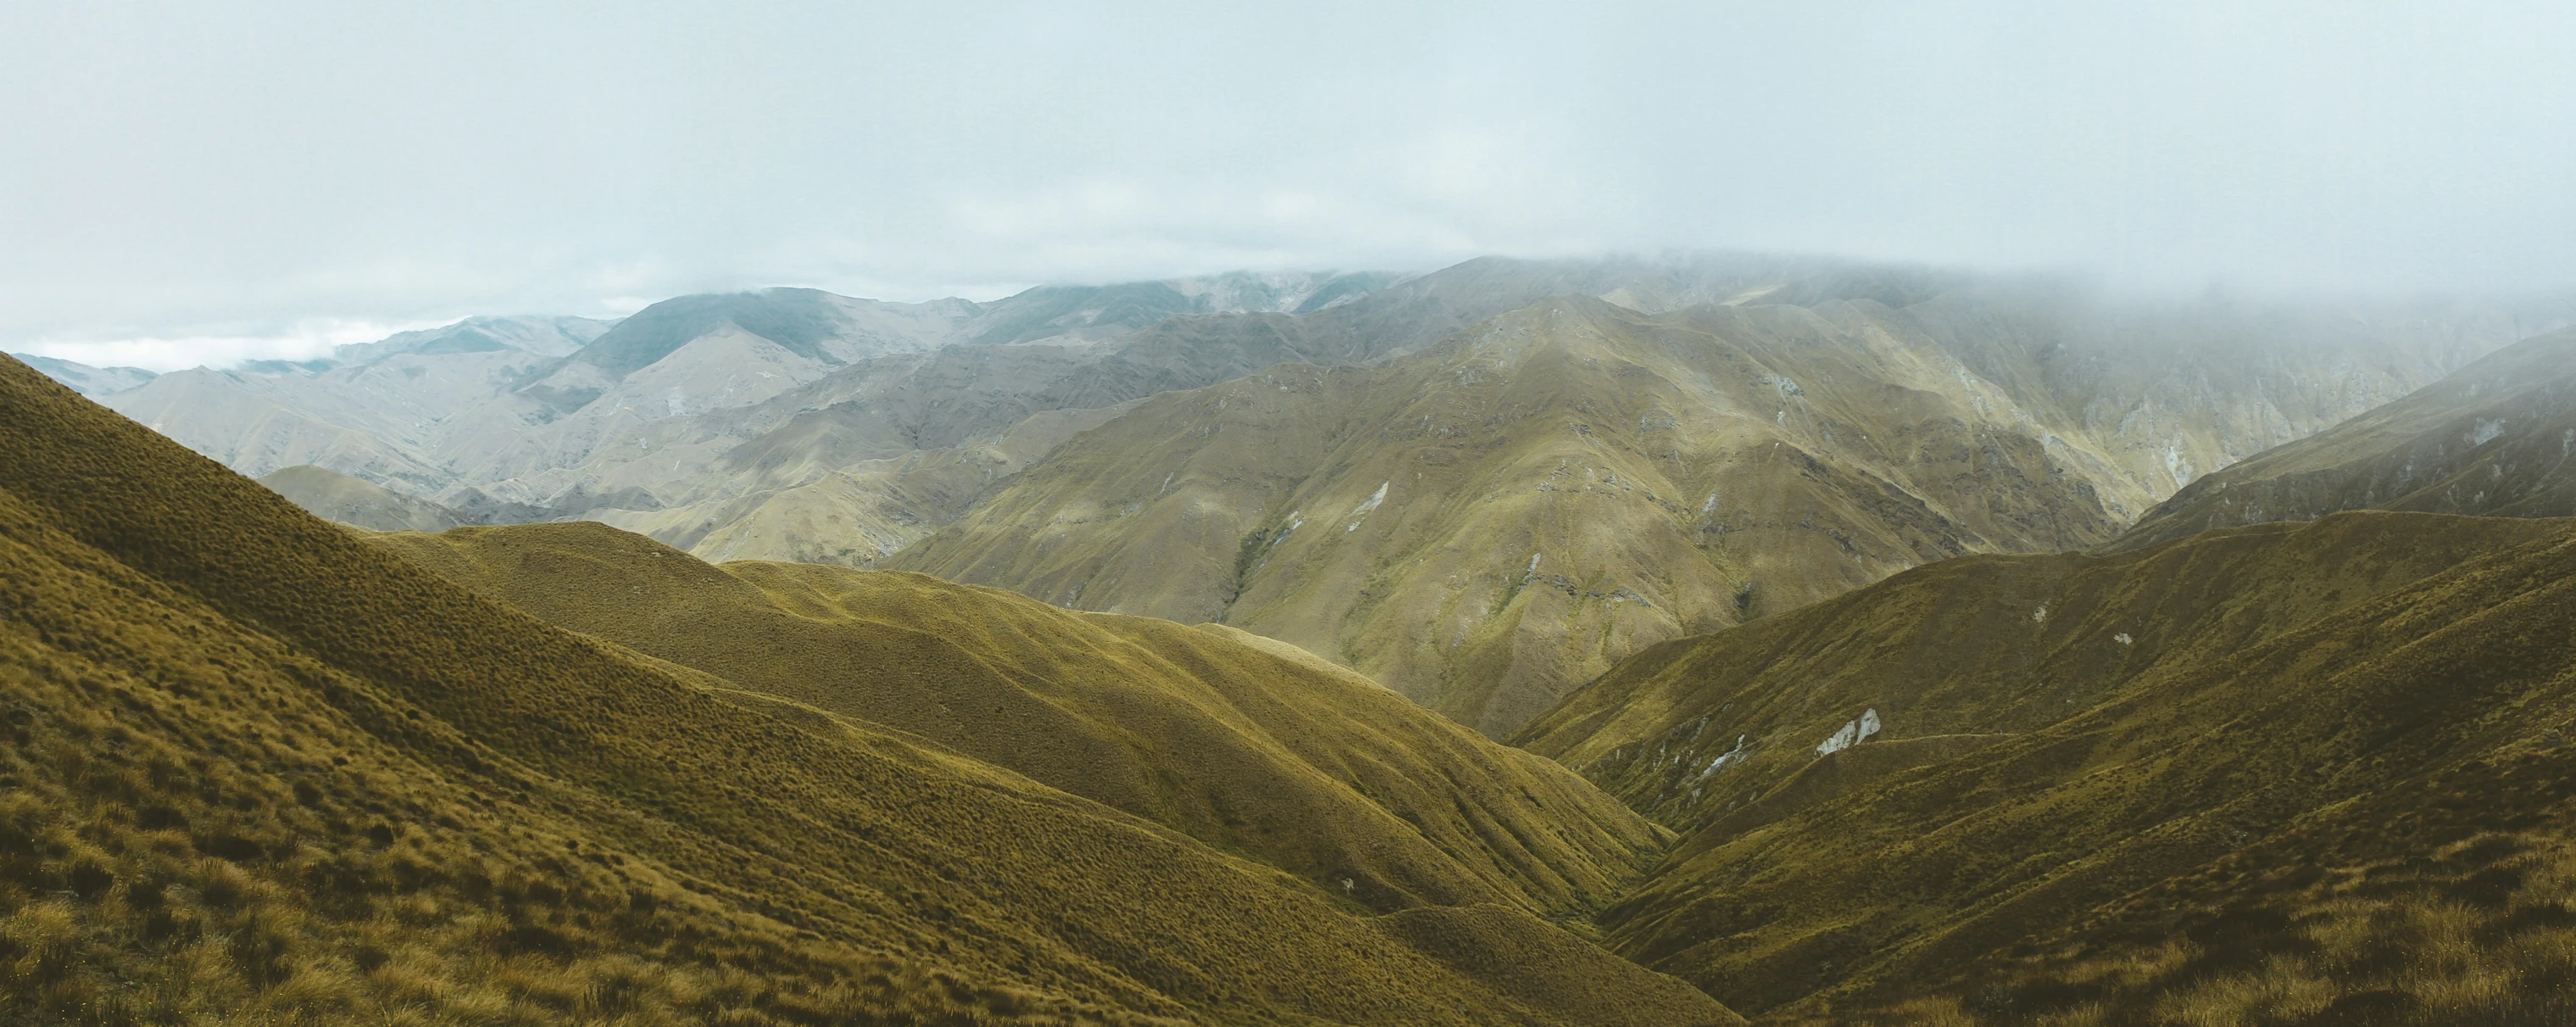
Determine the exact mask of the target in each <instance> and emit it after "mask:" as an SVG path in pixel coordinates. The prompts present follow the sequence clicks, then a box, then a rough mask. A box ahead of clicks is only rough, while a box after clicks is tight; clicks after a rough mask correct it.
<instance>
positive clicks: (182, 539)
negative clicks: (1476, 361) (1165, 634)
mask: <svg viewBox="0 0 2576 1027" xmlns="http://www.w3.org/2000/svg"><path fill="white" fill-rule="evenodd" d="M0 611H5V616H0V721H5V723H4V724H0V731H5V737H6V741H7V744H6V746H5V747H0V754H5V761H4V762H0V825H5V828H0V924H5V928H0V939H5V944H0V974H5V975H6V976H5V979H0V1022H9V1021H15V1022H29V1023H52V1022H89V1023H136V1022H158V1023H191V1022H194V1023H225V1022H242V1023H296V1022H301V1023H318V1024H360V1023H365V1024H380V1023H441V1024H464V1023H476V1024H506V1023H527V1024H539V1023H574V1022H608V1023H632V1024H646V1023H729V1024H744V1025H753V1024H809V1023H810V1024H819V1023H896V1024H900V1023H916V1024H1012V1023H1028V1024H1046V1023H1083V1022H1098V1023H1119V1022H1129V1023H1142V1022H1154V1021H1156V1020H1157V1019H1158V1018H1161V1019H1178V1020H1188V1021H1198V1022H1215V1023H1228V1024H1233V1023H1246V1024H1260V1023H1283V1024H1310V1023H1316V1022H1329V1023H1425V1024H1460V1025H1464V1024H1476V1023H1491V1022H1527V1023H1534V1024H1547V1023H1556V1024H1569V1025H1570V1024H1579V1023H1591V1022H1601V1019H1600V1018H1601V1017H1602V1016H1603V1015H1604V1014H1603V1013H1602V1011H1603V1010H1612V1011H1613V1013H1612V1014H1611V1015H1613V1016H1615V1017H1617V1018H1620V1019H1621V1020H1623V1021H1624V1022H1629V1023H1636V1024H1690V1023H1713V1022H1723V1021H1726V1020H1729V1019H1731V1014H1728V1013H1726V1012H1725V1010H1724V1009H1723V1008H1721V1007H1719V1006H1717V1005H1715V1004H1714V1003H1712V1002H1710V1001H1708V1000H1707V999H1706V997H1705V996H1702V995H1700V994H1698V993H1697V992H1695V991H1692V990H1691V989H1689V988H1687V987H1685V986H1682V985H1680V984H1679V983H1678V982H1674V981H1672V980H1670V979H1668V978H1661V977H1657V976H1654V975H1651V974H1647V973H1645V972H1643V971H1640V970H1638V969H1637V968H1635V967H1633V966H1630V965H1628V964H1625V963H1622V962H1620V961H1618V960H1616V959H1614V958H1611V957H1609V956H1607V955H1606V954H1603V953H1601V952H1599V950H1597V949H1593V948H1591V947H1590V946H1589V945H1586V944H1583V943H1582V942H1581V941H1580V940H1579V939H1574V938H1573V937H1572V936H1571V935H1565V936H1564V937H1565V939H1566V945H1564V946H1560V947H1556V948H1552V949H1545V950H1544V951H1545V952H1546V953H1547V956H1548V958H1549V959H1550V961H1551V962H1550V964H1549V965H1548V966H1547V967H1545V968H1544V969H1545V972H1547V973H1550V974H1555V975H1558V976H1557V978H1556V979H1557V980H1559V981H1561V982H1562V984H1561V986H1559V987H1555V988H1552V989H1550V990H1548V991H1546V992H1544V993H1531V992H1529V991H1527V990H1526V989H1523V988H1521V987H1520V982H1521V980H1522V979H1524V978H1527V977H1530V976H1532V975H1534V974H1536V973H1538V972H1540V970H1541V968H1538V967H1532V966H1527V965H1517V964H1514V963H1512V962H1511V960H1510V959H1508V958H1505V959H1501V960H1500V961H1498V962H1484V963H1466V962H1462V961H1460V960H1458V959H1456V958H1454V954H1453V953H1451V952H1449V951H1448V950H1446V949H1442V950H1438V951H1426V950H1425V949H1424V948H1423V947H1421V946H1420V945H1419V944H1417V943H1416V942H1415V941H1414V940H1413V939H1412V938H1411V937H1409V936H1408V935H1407V933H1406V932H1405V931H1404V930H1403V929H1402V925H1401V924H1398V923H1390V922H1387V921H1385V920H1384V919H1382V918H1373V917H1369V916H1365V915H1362V913H1361V911H1359V910H1356V909H1355V908H1354V907H1352V906H1351V905H1350V904H1349V901H1348V900H1347V899H1344V898H1340V897H1337V896H1334V895H1331V894H1328V893H1326V892H1325V891H1324V890H1323V889H1320V888H1317V887H1315V886H1313V885H1312V884H1310V883H1308V882H1305V881H1302V880H1299V879H1298V878H1295V877H1293V876H1290V875H1287V874H1284V873H1282V872H1280V871H1278V870H1276V869H1273V868H1271V867H1267V866H1263V865H1261V864H1258V863H1255V862H1251V861H1247V860H1243V859H1240V858H1236V857H1233V856H1229V855H1226V854H1224V853H1221V852H1218V851H1216V850H1214V849H1211V848H1209V847H1208V846H1207V845H1205V844H1203V843H1201V842H1199V841H1196V840H1194V839H1191V838H1189V837H1187V836H1185V835H1183V834H1180V833H1178V832H1175V831H1173V830H1171V829H1169V828H1166V827H1163V826H1161V825H1159V824H1155V823H1153V822H1151V821H1147V820H1143V819H1140V818H1138V817H1136V816H1133V815H1131V814H1127V813H1122V812H1119V811H1117V810H1114V809H1111V808H1108V807H1105V806H1102V805H1100V804H1098V803H1094V802H1091V801H1089V800H1086V799H1083V798H1080V797H1078V796H1075V795H1071V794H1068V793H1066V792H1063V791H1060V790H1057V789H1053V788H1049V787H1047V786H1045V785H1043V784H1040V783H1038V782H1035V781H1032V780H1030V779H1028V778H1027V777H1025V776H1022V775H1019V774H1016V773H1013V772H1011V771H1008V770H1004V769H1001V768H995V767H990V766H988V765H983V764H980V763H975V762H974V761H971V760H966V759H963V758H961V757H958V756H956V755H954V754H953V753H950V752H947V751H945V750H942V749H940V748H939V747H937V746H934V745H929V744H927V743H925V742H923V741H921V740H919V739H917V738H916V737H912V736H907V735H905V734H903V733H901V732H897V731H893V730H890V729H884V728H878V727H873V726H870V725H867V724H864V723H861V722H858V721H856V720H842V721H836V722H831V723H829V724H827V725H826V726H828V727H830V728H831V730H818V729H816V728H815V727H814V726H813V725H812V724H810V723H805V722H801V721H799V720H797V719H794V717H793V716H791V714H794V712H795V711H794V710H793V709H792V708H788V707H783V706H782V707H780V713H779V714H778V715H773V714H771V713H768V712H763V711H762V710H760V709H755V708H750V706H748V705H746V704H745V702H744V700H743V699H742V697H740V696H736V697H734V698H732V699H728V698H726V697H725V696H724V695H723V694H721V693H719V692H718V691H716V690H715V689H713V688H710V687H708V684H709V683H708V681H707V680H706V679H704V677H703V676H702V675H697V674H696V673H695V672H691V671H687V670H684V669H681V668H678V667H675V666H673V665H670V664H667V663H662V662H660V661H656V660H654V659H652V658H650V657H646V656H642V655H638V654H636V653H633V652H632V651H630V650H627V649H625V648H623V647H619V646H615V645H613V644H611V643H607V642H603V641H598V640H595V639H590V638H587V637H585V636H581V635H577V634H574V633H570V632H566V631H564V630H562V629H559V628H556V627H553V626H550V625H548V624H546V623H544V622H542V621H540V620H537V619H536V618H534V617H530V616H528V615H526V614H524V613H521V612H519V611H517V610H515V609H513V608H511V607H508V606H504V605H501V604H496V603H494V602H491V601H489V600H486V599H482V598H479V597H477V596H475V595H474V594H472V593H470V592H468V591H466V590H464V589H461V588H458V587H456V586H455V585H452V584H450V583H448V582H446V581H444V580H442V579H440V578H437V577H435V576H433V575H430V574H428V573H426V572H423V571H420V570H419V569H417V568H415V567H413V566H411V565H410V564H407V563H405V562H403V561H401V560H398V559H395V558H393V557H391V556H389V555H387V554H384V553H382V552H379V551H377V550H375V549H373V548H370V547H368V546H366V545H365V544H363V543H362V542H360V541H359V540H357V539H356V538H355V537H353V536H351V535H349V534H347V533H345V532H343V531H341V530H338V529H335V528H333V527H331V526H329V525H327V524H324V523H323V522H320V521H318V520H315V519H313V518H311V517H309V516H308V515H305V514H304V513H302V512H301V511H298V510H296V509H294V508H293V507H292V506H290V505H289V504H287V503H286V502H285V501H284V500H282V499H280V498H278V497H277V496H275V495H274V494H272V493H269V492H268V491H267V490H265V489H261V488H259V487H258V486H257V485H255V484H253V483H251V482H249V481H247V480H245V479H241V478H239V477H237V476H234V475H232V474H231V473H229V472H227V471H224V470H223V469H222V468H220V467H218V466H216V465H214V464H212V463H210V462H208V461H205V460H203V459H202V458H199V457H197V456H195V455H193V454H190V453H187V452H185V451H184V450H181V449H179V448H178V447H177V446H176V445H175V444H172V443H169V442H167V441H166V440H162V439H160V438H158V437H157V436H154V435H152V434H151V433H149V432H148V431H146V430H144V429H142V428H141V427H140V426H137V425H134V424H132V423H130V422H126V421H123V420H122V419H119V418H116V417H115V416H113V415H111V414H108V413H106V412H104V411H102V410H99V409H98V408H96V407H94V406H91V405H89V404H87V403H85V402H84V401H81V400H79V399H78V398H77V397H75V396H73V395H72V394H71V393H69V392H68V391H66V390H63V389H61V388H60V387H58V386H55V385H53V384H52V383H50V382H47V381H45V380H43V379H41V378H40V377H39V376H37V375H35V374H34V373H33V372H31V371H29V370H27V369H26V368H24V367H23V366H20V365H18V364H15V363H14V362H0ZM754 705H756V704H754ZM1483 908H1485V909H1488V910H1491V918H1489V919H1482V920H1476V921H1471V923H1481V924H1484V925H1485V926H1484V927H1483V928H1482V929H1484V930H1489V931H1495V932H1498V933H1501V934H1505V935H1517V934H1524V933H1529V932H1555V931H1556V929H1555V928H1552V927H1548V926H1547V925H1545V924H1544V923H1543V922H1542V921H1540V920H1538V919H1536V918H1534V917H1531V916H1530V915H1528V914H1527V913H1523V912H1519V911H1517V910H1514V909H1509V908H1505V907H1483ZM1560 933H1561V932H1560ZM1540 936H1542V937H1555V936H1556V934H1541V935H1540ZM1494 951H1496V952H1500V953H1504V954H1505V955H1508V954H1509V953H1511V952H1513V951H1526V949H1520V950H1516V949H1514V948H1512V947H1511V946H1504V945H1497V946H1495V947H1494Z"/></svg>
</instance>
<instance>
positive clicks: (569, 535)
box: [371, 522, 1659, 915]
mask: <svg viewBox="0 0 2576 1027" xmlns="http://www.w3.org/2000/svg"><path fill="white" fill-rule="evenodd" d="M371 541H373V542H374V543H375V544H377V545H379V546H382V547H384V548H387V549H389V550H391V551H393V552H396V553H398V554H401V555H402V556H404V557H405V558H407V559H410V560H412V561H414V562H415V563H418V564H420V565H421V566H423V567H426V568H429V569H430V570H433V571H436V572H438V573H439V574H440V575H442V576H444V577H446V578H448V579H450V580H452V581H455V582H457V583H458V584H461V585H465V586H467V587H469V588H472V589H474V590H475V591H476V592H479V593H482V594H484V595H487V596H490V597H492V598H495V599H500V600H503V601H506V602H509V603H510V604H512V605H514V606H517V607H519V608H520V609H523V610H527V611H528V612H530V613H534V614H536V615H538V616H540V617H543V618H545V619H546V620H548V621H549V622H552V623H554V624H557V625H560V626H563V627H566V628H570V629H573V630H575V631H580V632H583V633H585V634H590V635H595V636H598V637H601V638H605V639H608V640H610V641H613V642H617V643H620V644H623V645H626V646H629V647H632V648H634V649H636V650H637V651H639V652H643V653H645V654H647V655H650V656H653V657H657V658H660V659H665V660H669V661H671V662H673V663H677V664H680V665H682V666H686V667H690V668H692V669H695V670H700V671H704V672H706V673H708V674H712V675H714V676H716V677H719V678H722V679H724V680H726V681H728V682H731V683H733V684H734V685H736V686H739V687H742V688H745V689H750V690H753V691H757V692H761V693H765V694H769V695H775V696H778V697H780V698H782V699H786V700H790V701H792V702H795V703H797V704H800V705H801V706H804V707H810V708H813V709H819V710H823V711H827V712H830V713H834V714H839V715H842V716H848V717H855V718H859V719H863V720H866V721H869V722H872V723H877V724H883V725H886V726H889V727H894V728H900V729H902V730H905V731H910V732H913V733H914V734H917V735H919V736H921V737H924V738H928V739H930V740H932V741H934V742H937V743H939V744H941V745H944V746H946V747H948V748H950V749H953V750H955V751H957V752H960V753H963V754H965V755H968V756H972V757H975V758H977V759H981V760H984V761H985V762H988V763H993V764H996V765H999V766H1002V767H1006V768H1009V769H1011V770H1014V771H1017V772H1019V773H1022V774H1026V775H1028V776H1029V777H1031V778H1033V779H1035V780H1037V781H1039V782H1042V783H1045V784H1048V785H1052V786H1055V787H1057V788H1061V789H1063V790H1065V791H1068V792H1071V793H1073V794H1075V795H1079V796H1082V797H1084V798H1086V799H1091V800H1094V801H1097V802H1100V803H1103V804H1105V805H1109V806H1113V807H1116V808H1118V809H1121V810H1125V811H1127V812H1129V813H1134V814H1136V815H1138V816H1141V817H1145V818H1147V819H1150V820H1154V821H1157V822H1160V823H1163V824H1165V825H1168V826H1170V827H1172V828H1174V829H1176V830H1179V831H1182V832H1184V833H1186V834H1189V835H1190V836H1192V837H1195V838H1198V839H1200V840H1202V841H1205V842H1207V843H1208V844H1210V845H1213V846H1215V847H1217V848H1219V849H1223V850H1225V851H1228V852H1236V853H1242V854H1247V855H1250V856H1252V857H1253V858H1256V859H1259V860H1261V861H1263V862H1266V863H1269V864H1271V865H1273V866H1278V867H1281V868H1284V869H1287V870H1290V871H1291V872H1294V873H1297V874H1298V875H1300V876H1303V877H1306V878H1307V879H1309V880H1312V881H1314V882H1315V883H1316V884H1318V885H1321V886H1323V887H1325V888H1326V889H1327V890H1338V891H1340V892H1342V893H1343V894H1345V895H1347V896H1349V897H1351V898H1353V899H1354V900H1356V901H1358V902H1360V903H1361V904H1363V905H1367V906H1370V907H1372V908H1377V909H1383V910H1394V909H1401V908H1405V907H1408V906H1414V905H1423V904H1437V905H1453V906H1454V905H1465V904H1469V903H1476V902H1498V903H1504V904H1508V905H1514V906H1519V907H1523V908H1526V909H1528V910H1530V911H1531V912H1534V913H1541V914H1557V915H1566V914H1577V913H1581V912H1585V911H1588V910H1589V909H1592V908H1598V907H1599V906H1601V905H1603V904H1605V903H1606V902H1607V901H1608V900H1609V899H1610V898H1611V897H1612V895H1613V892H1614V891H1615V889H1616V888H1617V887H1618V886H1619V885H1620V884H1622V883H1624V882H1625V881H1626V880H1628V879H1630V878H1633V877H1634V876H1636V875H1637V873H1639V872H1640V871H1641V870H1642V869H1643V864H1644V862H1645V861H1646V860H1647V859H1648V858H1649V857H1651V856H1652V855H1653V854H1654V853H1655V852H1657V851H1659V846H1658V843H1657V839H1656V838H1655V837H1654V834H1653V833H1652V831H1651V830H1649V829H1648V828H1647V826H1646V824H1645V822H1644V821H1642V820H1640V819H1638V818H1637V815H1636V814H1634V813H1632V812H1630V811H1629V810H1628V808H1627V807H1625V806H1622V805H1620V804H1619V802H1618V801H1617V800H1615V799H1612V798H1611V797H1609V796H1607V795H1604V794H1602V793H1601V792H1599V791H1598V790H1596V789H1594V788H1592V787H1591V786H1590V785H1588V784H1585V783H1584V782H1583V781H1582V779H1581V778H1578V777H1576V776H1575V775H1573V774H1572V773H1571V772H1568V771H1566V770H1565V769H1564V768H1562V767H1559V766H1557V765H1556V764H1554V763H1551V762H1549V761H1547V760H1544V759H1541V758H1539V757H1536V756H1532V755H1530V754H1528V753H1525V752H1521V751H1519V750H1516V749H1509V748H1504V747H1502V746H1499V745H1495V744H1493V743H1491V742H1488V741H1486V740H1484V739H1483V738H1481V737H1479V736H1477V735H1475V734H1474V733H1473V732H1470V731H1467V730H1466V729H1464V728H1461V727H1458V726H1457V725H1455V724H1452V723H1450V722H1449V721H1447V720H1445V719H1443V718H1441V717H1438V716H1436V715H1433V714H1431V713H1429V712H1427V711H1425V710H1423V709H1421V708H1420V707H1417V706H1414V705H1413V704H1411V703H1408V702H1406V701H1405V700H1404V699H1403V698H1402V697H1400V696H1397V695H1395V694H1394V693H1392V692H1389V691H1387V690H1385V689H1383V688H1380V687H1378V686H1377V685H1375V684H1372V683H1370V682H1368V681H1367V680H1366V679H1362V678H1358V677H1356V676H1355V675H1348V674H1347V673H1346V672H1345V673H1343V674H1339V675H1337V674H1335V673H1334V672H1332V671H1330V670H1326V669H1322V668H1319V667H1316V666H1313V665H1310V664H1305V663H1299V662H1297V661H1294V660H1290V659H1286V658H1283V657H1280V656H1276V655H1272V654H1270V653H1267V652H1263V651H1261V650H1258V649H1254V648H1251V647H1248V646H1245V645H1243V644H1241V643H1239V642H1237V641H1235V640H1234V637H1232V636H1229V635H1226V634H1218V633H1212V632H1210V631H1205V630H1194V629H1190V628H1185V627H1182V626H1180V625H1177V624H1173V623H1171V622H1168V621H1158V620H1146V619H1141V618H1131V617H1113V616H1108V615H1104V614H1076V613H1068V612H1065V611H1061V610H1057V609H1054V608H1052V607H1049V606H1046V605H1045V604H1042V603H1038V602H1035V601H1032V600H1030V599H1028V598H1026V597H1023V596H1020V595H1017V594H1015V593H1010V592H1003V591H1000V590H997V589H982V588H973V587H969V586H963V585H952V584H948V583H946V582H942V581H939V580H938V579H935V578H928V577H923V576H920V575H914V574H897V573H892V572H885V571H856V570H849V569H846V568H840V567H824V566H815V565H810V564H785V563H748V562H746V563H733V564H727V565H725V566H724V567H722V568H716V567H711V566H708V565H706V564H704V563H701V562H699V561H698V560H696V559H694V558H692V557H690V556H689V555H688V554H685V553H682V552H679V551H677V550H673V549H669V548H667V547H664V546H661V545H659V544H657V543H655V542H653V541H652V540H650V539H647V538H643V537H641V536H637V535H630V534H627V533H625V532H621V531H618V530H616V529H614V528H609V527H606V526H603V525H598V524H591V523H586V522H578V523H573V524H560V525H526V526H522V527H512V528H481V529H467V530H463V531H456V532H450V533H447V534H445V535H421V534H411V533H404V534H393V535H379V536H375V537H374V538H373V539H371Z"/></svg>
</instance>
